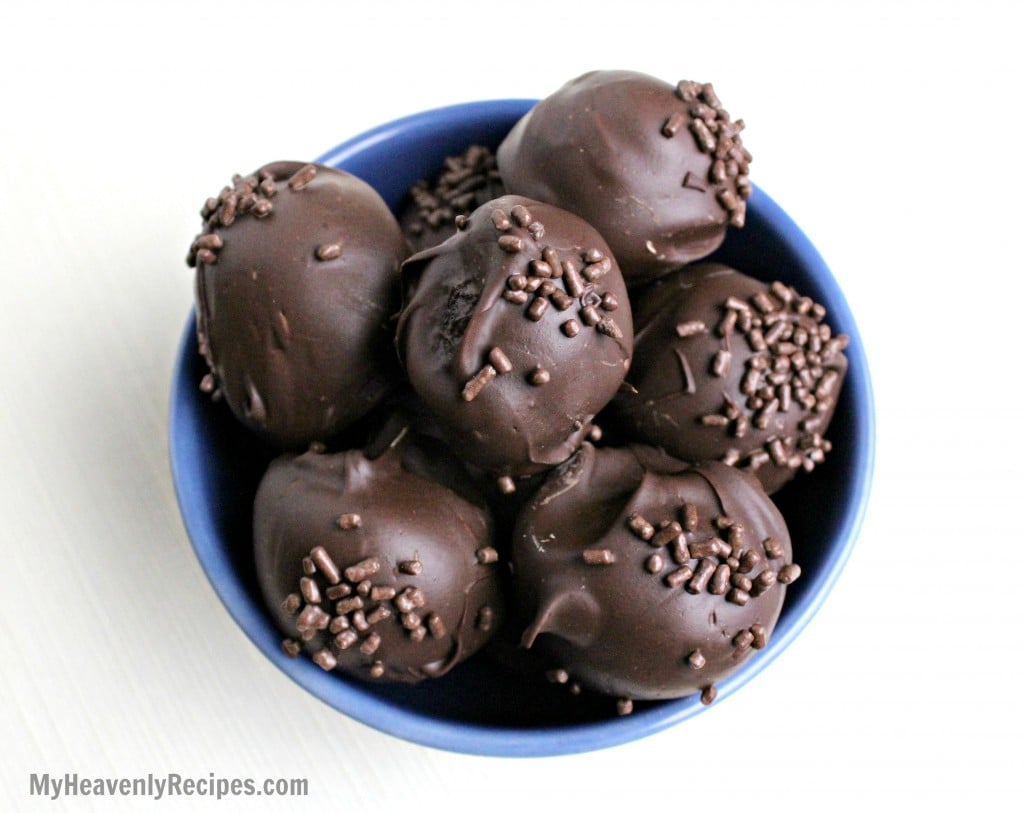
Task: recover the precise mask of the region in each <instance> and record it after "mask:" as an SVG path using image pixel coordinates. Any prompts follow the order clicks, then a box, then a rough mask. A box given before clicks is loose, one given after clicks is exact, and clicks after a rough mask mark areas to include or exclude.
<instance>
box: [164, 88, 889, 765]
mask: <svg viewBox="0 0 1024 813" xmlns="http://www.w3.org/2000/svg"><path fill="white" fill-rule="evenodd" d="M532 104H533V102H532V101H529V100H502V101H490V102H476V103H470V104H464V105H457V106H455V107H450V108H443V109H440V110H433V111H428V112H426V113H421V114H417V115H414V116H410V117H408V118H405V119H401V120H399V121H396V122H392V123H390V124H386V125H383V126H381V127H378V128H376V129H374V130H371V131H369V132H367V133H364V134H363V135H361V136H358V137H356V138H354V139H352V140H351V141H348V142H346V143H344V144H342V145H340V146H339V147H337V148H336V149H334V150H332V151H331V152H329V153H327V154H325V155H324V156H322V157H321V158H320V159H318V161H319V162H320V163H324V164H328V165H330V166H334V167H338V168H340V169H345V170H347V171H349V172H352V173H353V174H355V175H357V176H359V177H361V178H362V179H363V180H365V181H367V182H368V183H369V184H371V185H372V186H373V187H374V188H376V189H377V191H378V192H379V193H380V194H381V195H382V197H383V198H384V199H385V200H386V201H387V203H388V204H389V205H390V206H391V207H392V208H393V209H397V207H398V206H399V205H400V204H401V202H402V200H403V198H404V195H405V193H406V191H407V190H408V188H409V187H410V186H411V185H412V184H413V183H414V182H415V181H416V180H418V179H420V178H423V177H431V176H433V175H435V174H436V173H437V172H438V171H439V170H440V169H441V167H442V162H443V160H444V158H445V157H446V156H448V155H451V154H453V153H456V152H459V151H461V150H462V149H464V148H465V147H467V146H469V145H470V144H471V143H479V144H485V145H487V146H490V147H492V148H494V147H496V146H497V145H498V143H499V142H500V141H501V139H502V138H503V137H504V135H505V133H506V132H507V131H508V130H509V129H510V128H511V126H512V125H513V124H514V123H515V122H516V121H517V120H518V119H519V118H520V117H521V116H522V115H523V114H524V113H525V112H526V111H527V110H528V109H529V108H530V106H531V105H532ZM712 259H716V260H720V261H722V262H725V263H727V264H730V265H733V266H734V267H736V268H738V269H739V270H741V271H743V272H744V273H747V274H750V275H751V276H754V277H759V278H762V279H765V280H774V279H780V280H781V281H783V282H785V283H787V284H791V285H793V286H795V287H796V288H797V290H798V291H800V292H801V293H804V294H806V295H809V296H812V297H813V298H815V299H816V300H817V301H819V302H821V303H822V304H824V305H825V307H826V308H827V309H828V313H829V315H828V316H827V320H828V321H829V322H830V324H831V326H832V328H833V330H834V331H838V332H842V333H846V334H848V335H849V336H850V339H851V341H850V345H849V347H848V349H847V355H848V357H849V361H850V369H849V373H848V376H847V380H846V383H845V385H844V388H843V391H842V395H841V398H840V400H839V404H838V406H837V408H836V411H835V417H834V418H833V422H832V426H831V428H830V430H829V433H828V435H829V437H830V438H831V440H832V443H833V450H832V453H831V455H830V456H829V458H828V459H827V460H826V462H825V464H823V465H822V466H820V467H819V468H817V469H816V470H815V471H814V472H813V474H812V475H805V474H799V475H798V476H797V478H796V479H795V480H794V481H793V482H791V483H790V484H788V485H787V486H786V487H784V488H783V489H782V491H780V492H779V493H778V494H777V495H776V501H777V503H778V505H779V507H780V509H781V510H782V512H783V514H784V515H785V517H786V519H787V522H788V524H789V528H790V531H791V534H792V538H793V546H794V559H795V561H797V562H798V563H799V564H800V565H801V568H802V570H803V575H802V577H801V578H800V579H799V580H798V581H797V582H796V583H795V584H794V585H793V586H792V587H790V588H789V593H788V595H787V598H786V603H785V606H784V607H783V610H782V615H781V618H780V620H779V623H778V625H777V627H776V630H775V633H774V634H773V635H772V637H771V640H770V642H769V644H768V646H767V647H766V648H765V649H763V650H762V651H760V652H759V653H756V654H755V656H754V657H752V658H751V659H749V660H748V661H747V662H746V664H745V665H744V666H743V668H742V669H741V670H740V671H739V672H737V673H736V674H734V675H733V676H731V677H730V678H728V679H727V680H725V681H723V682H722V683H720V684H718V689H719V700H718V701H717V702H721V700H722V699H723V698H725V697H727V696H728V694H730V693H731V692H732V691H735V690H736V689H737V688H738V687H739V686H741V685H743V684H744V683H746V682H747V681H748V680H749V679H750V678H751V677H753V676H754V675H755V674H757V673H758V672H759V671H761V670H762V669H763V668H764V667H765V666H766V665H767V664H768V663H770V662H771V661H772V660H773V659H774V658H775V657H776V656H777V655H778V654H779V653H780V652H781V651H782V650H783V649H784V648H785V647H786V646H787V645H788V644H789V642H790V641H792V640H793V638H794V637H795V636H796V635H797V634H798V633H799V632H800V630H801V629H803V627H804V626H805V625H806V624H807V622H808V621H809V620H810V618H811V617H812V616H813V614H814V613H815V612H816V611H817V609H818V607H819V606H820V604H821V602H822V601H823V600H824V598H825V596H826V595H827V593H828V591H829V590H830V588H831V587H832V585H833V583H834V582H835V579H836V578H837V577H838V575H839V572H840V570H841V569H842V566H843V564H844V563H845V561H846V559H847V557H848V555H849V553H850V550H851V548H852V546H853V543H854V541H855V538H856V534H857V531H858V529H859V525H860V522H861V518H862V515H863V511H864V507H865V504H866V501H867V494H868V487H869V482H870V476H871V469H872V463H873V456H874V413H873V405H872V398H871V391H870V382H869V378H868V371H867V364H866V359H865V358H864V353H863V348H862V345H861V341H860V337H859V335H858V332H857V329H856V325H855V324H854V321H853V317H852V315H851V314H850V312H849V308H848V307H847V304H846V301H845V299H844V298H843V295H842V293H841V291H840V290H839V287H838V286H837V284H836V282H835V280H834V279H833V278H832V276H831V274H830V272H829V271H828V269H827V267H826V266H825V264H824V262H823V261H822V259H821V257H820V256H819V255H818V253H817V252H816V251H815V249H814V248H813V246H812V245H811V244H810V242H808V240H807V239H806V237H804V235H803V234H802V233H801V232H800V230H799V229H798V228H797V227H796V226H795V225H794V224H793V223H792V221H791V220H790V219H789V218H788V217H787V216H786V214H785V213H784V212H783V211H782V210H781V209H780V208H779V207H778V206H777V205H776V204H775V203H774V202H773V201H772V200H771V199H770V198H769V197H768V196H767V195H766V194H765V193H764V192H762V191H761V190H759V189H755V190H754V194H753V196H752V197H751V199H750V201H749V206H748V215H747V225H746V227H745V228H744V229H743V230H741V231H736V230H730V233H729V236H728V238H727V239H726V242H725V243H724V245H723V246H722V247H721V249H719V251H718V252H716V253H715V255H713V257H712ZM205 372H206V370H205V368H204V362H203V360H202V358H201V357H200V356H199V355H198V353H197V351H196V341H195V317H194V314H193V316H192V317H191V318H190V319H189V322H188V324H187V325H186V328H185V332H184V335H183V337H182V342H181V346H180V350H179V354H178V359H177V365H176V369H175V376H174V381H173V384H172V394H171V417H170V453H171V464H172V472H173V478H174V483H175V488H176V490H177V494H178V500H179V504H180V507H181V512H182V516H183V519H184V522H185V526H186V529H187V531H188V534H189V536H190V538H191V540H192V544H193V547H194V548H195V551H196V554H197V556H198V558H199V560H200V562H201V564H202V566H203V568H204V570H205V571H206V573H207V576H208V578H209V579H210V581H211V583H212V585H213V587H214V588H215V590H216V591H217V593H218V595H219V596H220V598H221V600H222V601H223V603H224V604H225V606H226V607H227V609H228V611H229V612H230V613H231V615H232V616H233V617H234V619H235V621H236V622H237V623H238V624H239V626H241V627H242V629H243V630H244V631H245V633H246V634H247V635H248V636H249V637H250V639H251V640H252V641H253V642H254V643H255V644H256V645H257V646H258V647H259V648H260V649H261V650H262V651H263V653H264V654H265V655H266V656H267V657H268V658H270V659H271V660H272V661H273V662H274V663H275V664H276V665H277V666H278V667H279V668H281V669H282V670H283V671H284V672H286V673H287V674H288V675H289V676H290V677H292V678H293V679H294V680H295V681H296V682H297V683H299V684H300V685H302V686H303V687H304V688H306V689H307V690H308V691H310V692H312V693H313V694H314V695H315V696H317V697H319V698H320V699H322V700H323V701H324V702H326V703H327V704H329V705H331V706H332V707H334V708H335V709H338V710H339V711H341V712H343V713H345V714H347V715H349V716H351V717H353V718H356V719H358V720H360V721H362V722H364V723H366V724H368V725H370V726H373V727H375V728H377V729H379V730H382V731H385V732H388V733H391V734H394V735H397V736H400V737H403V738H405V739H408V740H412V741H414V742H419V743H422V744H425V745H430V746H434V747H440V748H445V749H448V750H454V751H461V752H465V753H476V754H491V755H504V756H523V755H548V754H560V753H571V752H579V751H587V750H594V749H597V748H602V747H607V746H611V745H615V744H618V743H622V742H626V741H629V740H632V739H636V738H638V737H641V736H645V735H648V734H651V733H654V732H655V731H658V730H661V729H663V728H665V727H667V726H669V725H673V724H675V723H677V722H679V721H681V720H683V719H686V718H688V717H690V716H692V715H694V714H697V713H699V712H701V711H703V710H704V708H705V707H704V706H702V705H701V704H700V702H699V699H698V698H696V697H690V698H684V699H681V700H674V701H664V702H659V703H645V704H637V710H636V711H635V712H634V714H632V715H630V716H628V717H618V716H616V713H615V704H614V702H613V701H609V700H608V699H606V698H589V699H588V698H586V697H582V698H575V697H570V696H569V695H568V694H567V692H566V691H565V688H564V687H560V686H550V685H548V684H546V683H543V682H540V683H538V682H534V681H532V680H529V679H527V678H525V677H524V676H523V675H521V674H517V673H514V672H512V671H510V670H508V669H506V668H503V667H502V666H501V665H500V662H499V661H500V658H496V657H484V656H479V655H478V656H477V657H475V658H473V659H470V660H469V661H468V662H466V663H464V664H462V665H460V666H459V667H457V668H456V669H454V670H453V671H452V672H451V673H449V674H448V675H447V676H445V677H444V678H441V679H439V680H434V681H428V682H426V683H424V684H420V685H418V686H391V685H377V684H374V685H371V684H366V683H362V682H359V681H356V680H352V679H348V678H345V677H342V676H339V675H337V674H334V673H331V674H328V673H325V672H323V671H322V670H321V669H320V668H319V667H317V666H315V665H314V664H313V663H312V661H310V660H309V659H308V658H298V659H294V660H292V659H290V658H287V657H286V656H285V655H284V654H283V653H282V652H281V649H280V642H281V637H282V636H281V634H280V633H279V632H278V631H277V630H276V628H275V627H274V625H273V623H272V621H271V619H270V617H269V615H268V614H267V612H266V611H265V610H264V608H263V602H262V598H261V595H260V591H259V588H258V585H257V582H256V574H255V570H254V566H253V557H252V528H251V523H252V515H251V511H252V503H253V497H254V494H255V491H256V487H257V485H258V484H259V480H260V478H261V477H262V474H263V471H264V469H265V468H266V465H267V464H268V463H269V461H270V460H271V459H272V457H273V454H274V453H273V452H272V451H271V450H270V449H268V448H266V447H265V446H263V445H262V444H261V443H260V442H259V441H257V440H256V439H254V438H253V437H252V436H251V435H250V434H249V433H248V431H247V430H245V429H244V428H243V427H242V426H241V425H240V424H238V423H237V422H236V421H235V419H234V418H233V417H232V415H231V414H230V413H229V411H228V409H227V407H226V406H225V405H224V404H223V403H219V404H218V403H213V402H212V401H211V399H210V398H209V397H208V396H206V395H204V394H202V393H201V392H200V390H199V381H200V380H201V378H202V377H203V375H204V373H205ZM496 649H500V647H496Z"/></svg>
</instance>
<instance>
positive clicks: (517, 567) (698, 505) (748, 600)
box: [513, 443, 799, 710]
mask: <svg viewBox="0 0 1024 813" xmlns="http://www.w3.org/2000/svg"><path fill="white" fill-rule="evenodd" d="M656 457H657V456H656V455H640V454H637V453H636V452H635V451H632V450H631V449H629V448H618V449H612V448H608V449H595V448H594V447H593V446H591V445H590V444H589V443H587V444H584V445H583V446H582V447H581V448H580V450H579V451H578V452H577V453H576V454H575V455H574V456H573V457H572V458H570V460H568V461H567V462H566V463H564V464H563V465H562V466H560V467H559V468H558V469H556V470H555V471H554V472H552V474H551V475H550V476H549V479H548V481H547V482H546V483H545V484H544V486H543V487H542V488H541V489H540V491H539V492H538V493H537V495H536V497H535V498H534V499H533V500H532V501H531V502H530V503H529V504H528V505H527V506H526V508H525V509H524V510H523V512H522V513H521V514H520V517H519V521H518V523H517V525H516V529H515V536H514V540H513V544H514V547H513V564H514V572H515V589H516V594H517V600H518V602H519V605H520V609H521V611H522V612H523V613H524V614H525V616H526V617H528V618H531V619H532V620H531V621H530V622H529V624H528V626H527V628H526V630H525V632H524V633H523V637H522V643H523V645H524V646H526V647H529V648H534V647H536V648H538V649H540V650H541V651H542V652H544V653H545V654H546V655H547V656H548V657H549V658H550V663H551V666H552V668H555V669H561V670H564V673H565V676H566V678H567V681H579V682H580V683H581V684H582V685H583V686H584V687H587V688H590V689H593V690H596V691H599V692H603V693H604V694H608V695H611V696H613V697H619V698H622V699H623V701H632V700H657V699H665V698H673V697H683V696H685V695H689V694H693V693H696V692H701V693H702V698H703V699H704V700H705V701H706V702H710V699H713V697H714V694H715V688H714V684H715V683H716V682H717V681H720V680H721V679H722V678H724V677H725V676H727V675H728V674H730V673H731V672H732V671H733V670H735V669H736V668H737V667H739V666H740V664H742V663H743V662H744V661H745V660H746V659H747V658H748V657H749V656H750V655H751V653H752V652H753V651H754V650H756V649H759V648H761V647H763V646H765V644H766V643H767V640H768V636H769V635H770V634H771V632H772V630H773V628H774V626H775V623H776V620H777V619H778V616H779V612H780V609H781V607H782V602H783V598H784V595H785V592H786V591H785V587H784V585H785V584H787V583H789V582H791V581H792V580H793V579H794V578H796V577H797V576H798V575H799V568H798V567H797V566H796V565H794V564H793V562H792V549H791V545H790V539H789V533H788V531H787V530H786V525H785V523H784V521H783V519H782V516H781V514H780V513H779V511H778V510H777V509H776V508H775V506H774V504H773V503H772V501H771V500H770V499H769V497H768V496H767V495H766V494H765V493H764V490H763V489H762V488H761V485H760V483H758V481H757V480H756V479H755V478H754V477H752V476H751V475H750V474H748V473H747V472H743V471H740V470H737V469H735V468H731V467H729V466H725V465H723V464H721V463H709V464H706V465H703V466H699V467H696V468H692V469H687V468H685V467H684V466H683V465H681V464H678V463H677V464H675V465H674V466H673V467H670V468H668V469H666V470H664V471H656V470H653V469H651V468H648V466H649V465H650V461H651V460H654V459H656ZM645 463H646V464H647V465H645ZM625 708H626V709H627V710H628V704H627V705H626V706H625Z"/></svg>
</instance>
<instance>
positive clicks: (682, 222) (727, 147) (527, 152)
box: [497, 71, 752, 286]
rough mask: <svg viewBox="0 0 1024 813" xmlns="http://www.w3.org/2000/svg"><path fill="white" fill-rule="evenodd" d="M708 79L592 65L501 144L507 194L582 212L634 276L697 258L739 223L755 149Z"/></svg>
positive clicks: (646, 276) (639, 278)
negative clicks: (666, 78) (673, 78)
mask: <svg viewBox="0 0 1024 813" xmlns="http://www.w3.org/2000/svg"><path fill="white" fill-rule="evenodd" d="M743 129H744V123H743V121H742V119H737V120H733V119H732V117H731V116H730V115H729V113H728V111H726V109H725V108H724V107H723V106H722V103H721V101H720V100H719V98H718V95H717V94H716V93H715V90H714V88H713V87H712V86H711V85H710V84H709V83H703V84H702V83H698V82H691V81H685V80H684V81H681V82H678V83H677V84H676V85H675V86H672V85H670V84H669V83H668V82H663V81H661V80H660V79H655V78H654V77H651V76H647V75H645V74H642V73H636V72H633V71H592V72H590V73H586V74H583V75H582V76H580V77H577V78H576V79H573V80H572V81H570V82H567V83H566V84H565V85H564V86H563V87H561V88H560V89H559V90H557V91H555V92H554V93H553V94H551V95H550V96H548V97H547V98H546V99H543V100H541V101H540V102H539V103H538V104H537V105H536V106H535V107H534V108H533V109H532V110H531V111H530V112H529V113H527V114H526V115H525V116H524V117H523V118H522V119H520V120H519V122H517V123H516V125H515V127H513V128H512V131H511V132H510V133H509V134H508V136H507V137H506V138H505V140H504V141H503V142H502V143H501V145H500V146H499V147H498V152H497V157H498V168H499V170H500V171H501V176H502V180H503V181H504V183H505V187H506V188H507V189H508V191H509V192H510V193H512V194H516V195H528V196H530V197H532V198H536V199H538V200H543V201H546V202H548V203H552V204H554V205H555V206H561V207H562V208H564V209H568V210H569V211H571V212H574V213H575V214H577V215H579V216H580V217H582V218H583V219H584V220H586V221H587V222H588V223H590V224H591V225H592V226H594V228H596V229H597V230H598V231H599V232H600V233H601V234H602V235H603V236H604V238H605V239H606V240H607V241H608V245H609V246H611V249H612V252H613V253H614V254H615V257H616V259H617V260H618V262H619V265H620V266H621V268H622V273H623V275H624V276H625V278H626V282H627V283H628V284H629V285H631V286H632V285H636V284H639V283H643V282H645V281H649V280H651V279H654V278H655V277H657V276H660V275H661V274H665V273H668V272H669V271H672V270H673V269H675V268H678V267H679V266H681V265H683V264H684V263H688V262H693V261H695V260H699V259H701V258H702V257H706V256H707V255H708V254H710V253H711V252H712V251H714V250H715V249H716V248H718V246H719V245H720V244H721V243H722V241H723V240H724V239H725V233H726V229H727V227H728V226H730V225H732V226H735V227H741V226H743V224H744V222H745V218H746V199H747V198H748V197H749V196H750V193H751V190H752V186H751V184H750V179H749V171H750V161H751V156H750V153H749V152H748V151H747V149H746V148H745V147H744V146H743V142H742V139H741V137H740V133H741V131H742V130H743Z"/></svg>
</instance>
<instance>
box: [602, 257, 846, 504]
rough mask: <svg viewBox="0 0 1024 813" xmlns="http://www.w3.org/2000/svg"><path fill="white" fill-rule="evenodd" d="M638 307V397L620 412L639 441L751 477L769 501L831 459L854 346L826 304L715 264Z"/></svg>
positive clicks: (622, 401)
mask: <svg viewBox="0 0 1024 813" xmlns="http://www.w3.org/2000/svg"><path fill="white" fill-rule="evenodd" d="M633 305H634V312H635V321H636V326H637V328H636V329H637V336H638V339H637V343H636V349H635V353H634V359H633V365H632V367H631V368H630V372H629V376H628V383H629V385H630V387H631V389H630V390H629V391H626V392H623V393H622V394H621V395H619V396H618V397H617V398H616V400H615V402H614V405H613V412H615V413H616V414H617V415H618V417H619V418H620V424H621V426H622V427H624V428H626V429H627V430H628V431H630V432H632V433H633V436H634V437H636V438H638V439H640V440H642V441H643V442H645V443H650V444H654V445H657V446H661V447H662V448H664V449H665V450H666V451H667V452H668V453H669V454H671V455H674V456H676V457H679V458H682V459H684V460H689V461H703V460H721V461H723V462H725V463H728V464H731V465H736V466H739V467H741V468H747V469H751V470H753V471H754V472H755V474H756V475H757V477H758V479H760V480H761V482H762V484H763V485H764V487H765V489H766V490H767V491H768V493H769V494H771V493H774V492H775V491H777V490H778V489H779V488H781V487H782V485H783V484H784V483H786V482H787V481H788V480H789V479H790V478H791V477H792V476H793V474H794V473H795V472H796V471H797V470H798V469H801V468H802V469H806V470H808V471H810V470H811V469H813V468H814V466H815V465H816V464H817V463H820V462H822V461H823V460H824V457H825V453H826V452H828V451H829V449H830V448H831V447H830V444H829V442H828V440H826V439H825V438H824V433H825V430H826V428H827V427H828V424H829V421H830V420H831V418H832V413H833V412H834V411H835V405H836V399H837V398H838V395H839V390H840V387H841V385H842V382H843V378H844V376H845V374H846V357H845V356H844V355H843V349H844V348H845V347H846V345H847V342H848V338H847V337H846V336H843V335H837V336H833V335H832V332H831V330H830V328H829V326H828V324H827V323H826V322H825V321H824V316H825V309H824V308H823V307H822V306H821V305H819V304H817V303H815V302H813V301H812V300H811V299H809V298H807V297H804V296H800V294H798V293H797V292H796V291H795V290H793V288H791V287H790V286H787V285H783V284H782V283H781V282H773V283H771V284H766V283H764V282H760V281H758V280H756V279H753V278H752V277H749V276H746V275H745V274H741V273H740V272H739V271H736V270H735V269H732V268H729V267H727V266H724V265H720V264H717V263H700V264H697V265H694V266H690V267H688V268H684V269H681V270H679V271H676V272H675V273H673V274H671V275H669V276H667V277H664V278H663V279H660V280H658V281H657V282H655V283H653V284H652V285H650V286H649V287H647V288H645V289H643V290H641V291H639V292H634V297H633Z"/></svg>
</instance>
